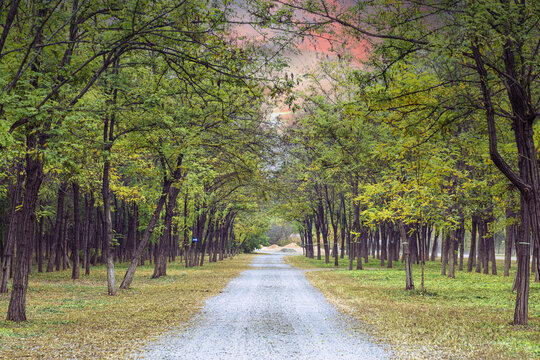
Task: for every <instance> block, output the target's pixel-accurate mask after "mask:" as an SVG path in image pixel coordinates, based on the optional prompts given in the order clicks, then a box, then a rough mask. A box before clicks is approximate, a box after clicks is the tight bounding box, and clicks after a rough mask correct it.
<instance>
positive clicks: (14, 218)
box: [0, 165, 24, 293]
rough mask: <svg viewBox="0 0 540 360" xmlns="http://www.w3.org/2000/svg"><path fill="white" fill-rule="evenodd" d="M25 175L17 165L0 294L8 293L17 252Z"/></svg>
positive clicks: (0, 280) (0, 275)
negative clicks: (10, 275) (14, 257)
mask: <svg viewBox="0 0 540 360" xmlns="http://www.w3.org/2000/svg"><path fill="white" fill-rule="evenodd" d="M23 181H24V179H23V175H22V169H21V168H20V167H19V166H18V165H17V180H16V183H15V186H14V187H13V191H12V195H11V211H10V216H9V228H8V233H7V236H6V244H5V245H4V249H3V256H2V269H1V273H0V293H7V292H8V279H9V273H10V269H11V266H12V263H13V260H14V259H13V255H14V251H15V243H16V241H17V234H18V231H19V226H22V224H21V221H22V220H20V219H21V214H22V213H21V210H17V209H19V208H20V206H21V205H22V191H23Z"/></svg>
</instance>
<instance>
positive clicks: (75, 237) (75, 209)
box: [71, 182, 81, 279]
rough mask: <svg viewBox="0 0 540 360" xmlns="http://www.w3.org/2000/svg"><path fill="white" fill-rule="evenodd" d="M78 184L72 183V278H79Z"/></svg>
mask: <svg viewBox="0 0 540 360" xmlns="http://www.w3.org/2000/svg"><path fill="white" fill-rule="evenodd" d="M80 233H81V231H80V223H79V184H77V183H76V182H74V183H73V250H72V255H73V271H72V272H71V278H72V279H78V278H79V236H80Z"/></svg>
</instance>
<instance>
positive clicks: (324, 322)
mask: <svg viewBox="0 0 540 360" xmlns="http://www.w3.org/2000/svg"><path fill="white" fill-rule="evenodd" d="M283 256H284V255H283V254H270V255H261V256H258V257H256V258H255V260H254V261H253V263H252V269H250V270H247V271H245V272H243V273H242V274H241V275H240V276H239V277H238V278H236V279H234V280H233V281H231V282H230V283H229V285H228V286H227V287H226V288H225V290H224V291H223V293H222V294H220V295H219V296H216V297H214V298H212V299H210V300H208V302H207V304H206V306H205V307H204V308H203V310H202V311H201V313H200V314H199V315H198V316H197V317H196V319H195V320H194V321H193V322H192V323H191V324H190V325H189V326H188V327H186V329H184V330H178V331H171V332H170V333H168V334H166V335H165V336H164V337H163V338H162V339H161V340H159V341H157V342H155V343H152V344H150V345H149V346H148V347H147V348H146V349H145V350H144V352H143V353H141V354H140V355H138V356H137V357H138V358H144V359H190V360H194V359H201V360H202V359H204V360H207V359H216V360H217V359H219V360H226V359H231V360H232V359H234V360H240V359H272V360H274V359H275V360H277V359H290V360H298V359H355V360H357V359H388V358H389V357H390V353H389V352H387V350H385V349H384V348H383V347H382V346H380V345H378V344H375V343H374V342H372V341H371V340H370V339H369V338H368V337H367V336H366V335H365V334H364V333H363V332H362V330H361V329H362V325H361V324H360V323H359V322H358V321H356V320H354V319H352V318H351V317H349V316H346V315H342V314H340V313H339V312H338V311H337V310H336V309H335V308H334V307H333V306H332V305H331V304H330V303H329V302H328V301H327V300H326V299H325V298H324V296H323V295H322V293H321V292H320V291H319V290H317V289H316V288H314V287H313V286H311V285H310V284H309V282H308V281H307V280H306V278H305V276H304V274H303V272H302V271H301V270H298V269H295V268H293V267H291V266H289V265H287V264H285V262H284V261H283ZM163 301H167V299H163Z"/></svg>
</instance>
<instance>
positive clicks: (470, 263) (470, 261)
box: [467, 216, 477, 272]
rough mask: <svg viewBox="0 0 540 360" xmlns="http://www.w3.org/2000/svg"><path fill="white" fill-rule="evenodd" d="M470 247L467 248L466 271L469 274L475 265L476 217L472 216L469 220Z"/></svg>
mask: <svg viewBox="0 0 540 360" xmlns="http://www.w3.org/2000/svg"><path fill="white" fill-rule="evenodd" d="M471 225H472V229H471V247H470V248H469V258H468V259H467V271H468V272H471V271H472V269H473V267H474V266H475V263H476V261H475V260H476V232H477V231H476V227H477V220H476V217H475V216H473V217H472V220H471Z"/></svg>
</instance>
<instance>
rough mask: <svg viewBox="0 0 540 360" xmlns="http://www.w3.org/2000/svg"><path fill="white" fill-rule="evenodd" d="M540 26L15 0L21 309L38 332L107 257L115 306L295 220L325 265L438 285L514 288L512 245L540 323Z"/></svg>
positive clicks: (415, 16)
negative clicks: (487, 280)
mask: <svg viewBox="0 0 540 360" xmlns="http://www.w3.org/2000/svg"><path fill="white" fill-rule="evenodd" d="M539 20H540V3H539V2H537V1H528V0H520V1H518V0H516V1H514V0H474V1H473V0H439V1H436V0H426V1H415V0H405V1H393V0H380V1H348V0H347V1H327V0H317V1H313V0H294V1H287V0H256V1H255V0H254V1H245V2H243V1H231V0H212V1H210V0H158V1H131V0H123V1H118V0H113V1H109V0H106V1H94V0H52V1H49V0H29V1H24V0H10V1H3V0H2V1H0V33H1V35H0V92H1V97H0V127H1V128H0V202H1V203H2V206H1V208H0V258H1V271H0V296H1V297H0V301H1V304H5V305H6V306H5V307H2V309H4V308H6V312H5V313H4V315H2V317H5V319H6V320H8V321H14V322H17V323H18V322H25V321H27V320H31V318H29V317H28V316H27V306H28V305H27V293H28V292H30V291H32V289H31V288H32V279H33V278H32V276H34V275H35V274H39V273H43V272H44V273H56V272H58V273H59V274H63V275H62V276H64V277H65V276H69V275H70V276H71V279H73V281H74V283H76V282H77V281H78V279H81V278H84V277H85V276H89V275H90V273H91V272H92V271H93V270H92V269H93V268H94V267H99V266H101V265H103V266H104V267H106V279H103V284H104V285H106V286H107V291H106V293H107V294H103V296H107V295H109V296H115V295H118V293H119V292H122V291H127V289H130V287H131V286H132V284H134V283H133V281H134V278H135V273H136V271H137V268H138V267H139V266H143V265H145V263H150V264H152V266H153V267H154V271H153V274H152V275H151V277H152V278H153V279H158V278H160V277H164V276H166V275H167V266H168V265H169V266H170V264H178V263H179V264H181V265H182V264H183V265H182V266H183V267H185V268H192V267H197V268H198V267H203V266H207V265H208V263H215V262H219V261H222V260H224V259H230V258H232V257H234V256H236V255H237V254H239V253H241V252H244V251H245V252H250V251H252V250H254V249H256V248H257V247H259V246H260V245H261V244H263V243H266V242H267V234H268V232H269V230H270V228H271V227H272V226H273V225H275V224H274V223H275V221H276V219H280V220H279V221H280V222H282V223H286V224H289V225H290V226H293V229H294V231H295V232H298V233H299V234H300V238H301V245H302V247H303V249H304V253H305V255H306V256H307V257H308V258H315V259H319V260H324V263H333V264H334V265H335V266H338V265H339V264H340V263H342V262H347V264H348V268H349V270H355V271H362V269H363V266H366V263H368V262H369V261H372V260H371V259H376V261H377V263H380V266H384V267H387V268H392V266H395V265H393V264H396V263H403V264H404V272H403V289H404V290H405V291H418V290H419V291H420V293H421V294H422V295H423V294H424V292H425V286H424V266H425V264H426V263H428V262H429V263H431V262H435V261H440V265H438V266H440V273H441V276H446V277H448V278H455V277H456V274H457V273H458V272H476V273H483V274H488V275H493V276H494V275H497V276H501V274H500V273H498V270H497V257H496V250H497V249H496V247H497V246H496V244H499V247H501V248H502V250H501V252H504V268H503V274H502V276H503V277H508V276H512V277H514V280H513V285H512V288H508V289H506V290H505V291H508V292H513V294H514V295H513V296H514V298H515V303H514V304H513V307H514V317H513V319H510V318H509V319H508V322H512V323H513V324H514V325H517V326H526V325H528V324H529V325H530V324H531V323H532V324H533V325H531V326H537V324H538V312H537V311H538V308H534V307H533V310H532V311H530V304H529V298H530V293H531V290H532V291H534V289H538V288H537V287H536V288H533V287H532V286H531V283H538V282H540V261H539V256H540V178H539V156H540V153H539V152H538V150H537V148H538V144H539V141H540V138H539V135H538V121H537V120H538V117H539V115H540V87H539V65H540V64H539V62H540V56H539V52H540V26H539ZM313 54H315V55H313ZM313 56H315V57H316V60H314V61H313V63H311V62H312V60H308V58H309V59H312V58H311V57H313ZM299 59H300V60H299ZM295 61H296V62H298V61H299V62H300V63H301V64H302V65H304V67H302V66H298V64H296V65H295V64H294V62H295ZM308 65H309V66H308ZM280 109H285V110H284V111H283V110H280ZM496 239H498V240H497V241H496ZM370 257H371V259H370ZM439 257H440V259H439ZM124 265H125V266H124ZM415 265H419V266H420V267H421V275H420V277H418V274H415V275H414V276H413V271H412V267H413V266H415ZM118 266H121V268H122V273H123V277H122V278H117V277H118V275H116V274H115V267H116V268H118ZM175 266H177V265H175ZM68 269H69V271H67V270H68ZM499 271H500V270H499ZM68 273H69V275H68ZM117 281H118V282H117ZM455 281H459V280H458V279H455ZM534 324H536V325H534Z"/></svg>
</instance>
